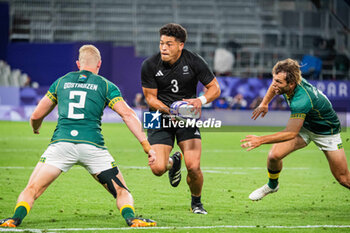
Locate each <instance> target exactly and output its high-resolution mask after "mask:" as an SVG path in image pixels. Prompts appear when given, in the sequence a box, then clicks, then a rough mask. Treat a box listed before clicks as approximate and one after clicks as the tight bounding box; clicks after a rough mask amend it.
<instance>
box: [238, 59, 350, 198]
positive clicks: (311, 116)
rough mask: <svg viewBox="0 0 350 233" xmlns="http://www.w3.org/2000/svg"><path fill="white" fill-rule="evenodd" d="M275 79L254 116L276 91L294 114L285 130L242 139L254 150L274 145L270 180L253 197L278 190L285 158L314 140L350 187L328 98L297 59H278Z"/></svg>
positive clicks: (264, 110) (337, 125)
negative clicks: (309, 78) (303, 76)
mask: <svg viewBox="0 0 350 233" xmlns="http://www.w3.org/2000/svg"><path fill="white" fill-rule="evenodd" d="M272 75H273V80H272V83H271V85H270V87H269V89H268V91H267V93H266V95H265V97H264V99H263V101H262V103H261V104H260V105H259V107H258V108H257V109H255V110H254V112H253V116H252V118H253V119H254V120H255V119H257V118H258V117H259V116H260V115H261V116H262V117H264V116H265V114H266V113H267V112H268V104H269V103H270V101H271V100H272V99H273V97H274V96H276V95H283V96H284V98H285V99H286V101H287V103H288V105H289V107H290V110H291V117H290V119H289V121H288V123H287V126H286V128H285V129H284V130H282V131H281V132H277V133H275V134H271V135H265V136H260V137H258V136H254V135H248V136H246V138H245V139H243V140H241V142H243V143H242V145H241V146H242V147H243V148H247V150H248V151H249V150H252V149H254V148H257V147H259V146H260V145H262V144H271V143H273V146H272V148H271V150H270V152H269V155H268V157H267V169H268V177H269V181H268V183H267V184H265V185H264V186H262V187H261V188H259V189H257V190H255V191H254V192H252V193H251V194H250V195H249V198H250V199H251V200H253V201H258V200H260V199H262V198H263V197H264V196H266V195H267V194H269V193H274V192H277V191H278V188H279V185H278V177H279V174H280V172H281V170H282V160H283V158H284V157H286V156H287V155H289V154H290V153H292V152H293V151H295V150H298V149H301V148H303V147H305V146H307V145H308V144H309V143H310V142H311V141H313V142H314V143H315V144H316V145H317V147H318V148H319V149H320V150H322V151H323V153H324V154H325V156H326V158H327V160H328V163H329V166H330V169H331V171H332V174H333V176H334V177H335V178H336V179H337V181H338V182H339V183H340V184H341V185H343V186H344V187H346V188H350V173H349V170H348V165H347V161H346V156H345V152H344V149H343V146H342V140H341V138H340V122H339V119H338V116H337V114H336V112H335V111H334V109H333V107H332V104H331V103H330V102H329V100H328V98H327V97H326V96H325V95H324V94H323V93H322V92H320V91H319V90H318V89H316V88H315V87H314V86H312V85H311V84H310V83H308V82H307V81H306V80H305V79H303V78H302V77H301V71H300V66H299V64H298V62H297V61H295V60H292V59H286V60H283V61H279V62H277V64H276V65H275V66H274V67H273V69H272Z"/></svg>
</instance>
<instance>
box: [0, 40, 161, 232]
mask: <svg viewBox="0 0 350 233" xmlns="http://www.w3.org/2000/svg"><path fill="white" fill-rule="evenodd" d="M77 66H78V68H79V71H78V72H71V73H68V74H67V75H65V76H63V77H61V78H59V79H57V80H56V81H55V82H54V83H53V84H52V85H51V87H50V89H49V91H48V92H47V94H46V95H45V96H44V97H43V98H42V100H41V101H40V102H39V104H38V106H37V107H36V109H35V110H34V112H33V114H32V116H31V118H30V124H31V126H32V128H33V132H34V134H39V129H40V127H41V124H42V122H43V120H44V118H45V117H46V116H47V115H48V114H49V113H50V112H51V111H52V110H53V109H54V108H55V107H56V105H57V106H58V115H59V118H58V122H57V127H56V129H55V132H54V134H53V137H52V139H51V142H50V145H49V147H48V148H47V150H46V151H45V152H44V153H43V155H42V156H41V158H40V161H39V162H38V164H37V165H36V167H35V169H34V171H33V173H32V175H31V177H30V179H29V182H28V184H27V186H26V187H25V189H24V190H23V191H22V193H21V194H20V195H19V197H18V200H17V205H16V207H15V213H14V215H13V216H12V217H11V218H7V219H3V220H0V226H1V227H17V226H18V225H20V224H21V222H22V220H23V218H24V217H25V216H26V215H27V214H28V212H29V210H30V209H31V208H32V206H33V204H34V201H35V200H36V199H37V198H39V196H40V195H41V194H43V192H44V191H45V190H46V189H47V188H48V186H49V185H50V184H51V183H52V182H53V181H54V180H55V179H56V178H57V177H58V176H59V175H60V174H61V173H62V172H67V171H68V170H69V169H70V168H71V167H72V166H73V165H75V164H80V165H82V166H83V167H85V168H86V170H88V172H89V173H90V174H91V175H92V176H93V177H94V178H95V179H96V180H97V181H98V182H100V183H101V184H102V185H103V186H104V187H105V188H106V189H107V190H108V191H109V192H110V193H111V194H112V195H113V196H114V198H116V205H117V207H118V209H119V210H120V213H121V215H122V216H123V218H124V219H125V220H126V222H127V224H128V225H129V226H131V227H148V226H155V225H156V222H155V221H153V220H150V219H143V218H138V217H136V216H135V209H134V201H133V198H132V196H131V194H130V192H129V190H128V188H127V186H126V184H125V181H124V178H123V176H122V174H121V172H120V171H119V169H118V167H117V165H116V162H115V161H114V159H113V157H112V156H111V155H110V153H109V152H108V150H107V148H106V147H105V146H104V140H103V136H102V134H101V117H102V115H103V110H104V108H105V107H106V106H108V107H110V108H111V109H113V110H114V111H115V112H116V113H118V114H119V115H120V116H121V117H122V119H123V120H124V122H125V124H126V125H127V127H128V128H129V130H130V131H131V132H132V133H133V134H134V135H135V137H136V138H137V140H138V141H139V142H140V143H141V145H142V147H143V149H144V151H145V152H146V154H148V164H149V165H152V164H153V163H154V162H155V158H156V157H155V156H156V155H155V152H154V151H153V150H152V149H151V146H150V144H149V142H148V140H147V138H146V135H145V133H144V132H143V130H142V126H141V123H140V121H139V119H138V117H137V116H136V114H135V112H134V111H133V110H132V109H131V108H130V107H129V106H128V105H127V104H126V102H125V101H124V100H123V97H122V95H121V93H120V91H119V89H118V87H117V86H116V85H114V84H113V83H111V82H110V81H108V80H107V79H105V78H104V77H102V76H99V75H98V72H99V69H100V67H101V55H100V52H99V50H98V49H97V48H96V47H95V46H93V45H84V46H82V47H81V48H80V50H79V60H78V61H77Z"/></svg>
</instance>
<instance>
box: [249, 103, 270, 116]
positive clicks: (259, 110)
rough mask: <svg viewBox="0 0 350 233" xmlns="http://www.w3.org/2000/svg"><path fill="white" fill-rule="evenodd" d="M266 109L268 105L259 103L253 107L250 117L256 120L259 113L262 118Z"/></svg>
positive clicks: (267, 109)
mask: <svg viewBox="0 0 350 233" xmlns="http://www.w3.org/2000/svg"><path fill="white" fill-rule="evenodd" d="M268 111H269V106H268V105H262V104H260V105H259V106H258V107H257V108H256V109H254V111H253V115H252V117H251V119H254V120H256V119H257V118H258V117H259V116H260V114H261V117H262V118H263V117H264V116H265V115H266V113H267V112H268Z"/></svg>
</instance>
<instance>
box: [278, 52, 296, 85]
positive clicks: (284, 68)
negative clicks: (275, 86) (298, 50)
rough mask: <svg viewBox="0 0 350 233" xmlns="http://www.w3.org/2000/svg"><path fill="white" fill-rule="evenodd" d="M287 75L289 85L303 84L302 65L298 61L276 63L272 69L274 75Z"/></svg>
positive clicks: (290, 60) (287, 60)
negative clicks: (282, 73)
mask: <svg viewBox="0 0 350 233" xmlns="http://www.w3.org/2000/svg"><path fill="white" fill-rule="evenodd" d="M281 72H284V73H286V81H287V83H295V84H300V82H301V71H300V65H299V63H298V62H297V61H296V60H293V59H290V58H288V59H285V60H282V61H279V62H277V63H276V65H275V66H274V67H273V68H272V74H278V73H281Z"/></svg>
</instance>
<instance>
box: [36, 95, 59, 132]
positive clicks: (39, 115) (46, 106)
mask: <svg viewBox="0 0 350 233" xmlns="http://www.w3.org/2000/svg"><path fill="white" fill-rule="evenodd" d="M55 107H56V104H55V103H54V102H52V101H51V100H50V99H49V98H48V97H47V96H44V97H43V98H42V99H41V100H40V102H39V104H38V106H36V108H35V110H34V112H33V113H32V116H31V117H30V125H31V126H32V128H33V132H34V133H35V134H39V129H40V127H41V124H42V122H43V120H44V118H45V117H46V116H47V115H48V114H49V113H50V112H51V111H52V110H53V109H54V108H55Z"/></svg>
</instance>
